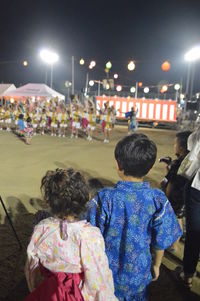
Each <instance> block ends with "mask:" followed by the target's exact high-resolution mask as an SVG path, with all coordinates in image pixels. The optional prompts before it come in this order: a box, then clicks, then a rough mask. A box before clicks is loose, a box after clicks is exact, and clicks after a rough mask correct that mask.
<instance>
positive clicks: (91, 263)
mask: <svg viewBox="0 0 200 301" xmlns="http://www.w3.org/2000/svg"><path fill="white" fill-rule="evenodd" d="M81 262H82V266H83V272H84V278H85V279H84V284H83V287H82V293H83V296H84V297H85V300H86V299H87V300H89V298H91V297H92V298H91V300H93V299H94V300H95V301H101V300H109V301H117V298H116V297H115V295H114V284H113V277H112V271H111V270H110V269H109V263H108V258H107V256H106V253H105V245H104V240H103V237H102V235H101V233H100V231H99V229H97V228H96V227H91V226H90V227H88V229H87V230H86V231H85V233H84V234H83V237H82V241H81Z"/></svg>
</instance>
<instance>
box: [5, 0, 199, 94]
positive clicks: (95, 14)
mask: <svg viewBox="0 0 200 301" xmlns="http://www.w3.org/2000/svg"><path fill="white" fill-rule="evenodd" d="M0 33H1V46H0V82H14V83H15V84H16V85H19V84H25V83H27V82H44V81H45V72H46V66H45V65H44V64H43V63H42V62H41V60H40V58H39V54H38V53H39V50H40V49H41V48H43V47H45V46H49V47H51V48H53V49H55V50H56V51H57V52H58V53H59V56H60V61H59V63H58V64H56V66H55V67H54V87H55V88H57V89H59V90H60V91H62V92H64V90H63V89H64V82H65V81H66V80H71V56H72V55H74V56H75V59H76V62H75V88H76V89H80V88H81V87H83V86H84V85H85V77H86V73H87V70H88V69H87V67H86V66H85V67H80V66H79V64H78V61H79V59H80V58H81V57H83V58H85V59H86V61H89V60H90V59H95V60H96V62H97V67H96V69H95V70H94V71H90V73H89V77H90V78H92V79H102V78H104V77H105V73H104V68H105V62H106V61H107V60H108V59H109V60H111V61H112V63H113V67H112V73H114V72H117V73H119V75H120V78H119V80H118V81H117V82H116V83H122V84H124V85H131V84H132V83H135V81H143V82H144V84H145V85H156V84H157V83H158V82H159V81H161V80H166V81H168V82H176V81H179V82H180V79H181V78H183V81H184V82H185V80H186V63H185V62H184V53H185V52H186V51H187V50H188V49H190V48H191V47H192V46H194V45H196V44H199V43H200V1H199V0H197V1H194V0H187V1H186V0H180V1H179V0H174V1H171V0H166V1H161V0H154V1H153V0H152V1H151V0H138V1H134V0H129V1H127V0H122V1H119V0H118V1H117V0H115V1H113V0H107V1H97V0H71V1H67V0H65V1H64V0H56V1H53V0H48V1H45V0H38V1H36V0H35V1H32V0H26V1H25V0H12V1H11V0H6V1H4V0H1V1H0ZM24 59H26V60H27V61H28V62H29V65H28V67H27V68H24V67H23V66H22V62H23V60H24ZM130 59H133V60H135V62H136V70H135V72H134V73H130V72H128V71H127V69H126V66H127V63H128V60H130ZM166 59H167V60H169V61H170V62H171V70H170V72H168V73H163V72H162V71H161V69H160V65H161V63H162V62H163V60H166ZM5 61H6V62H7V63H5ZM199 70H200V64H199V63H198V64H197V66H196V76H195V78H196V81H195V88H196V89H197V90H198V86H199V85H200V71H199ZM199 90H200V88H199Z"/></svg>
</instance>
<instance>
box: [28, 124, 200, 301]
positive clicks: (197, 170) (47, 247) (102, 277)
mask: <svg viewBox="0 0 200 301" xmlns="http://www.w3.org/2000/svg"><path fill="white" fill-rule="evenodd" d="M114 154H115V160H116V166H117V173H118V175H119V177H120V178H121V180H120V181H119V182H118V183H117V184H116V185H115V186H114V187H109V188H108V187H105V188H103V187H102V185H101V183H100V185H99V182H98V180H95V181H93V182H91V181H90V182H88V183H86V180H85V179H84V177H83V176H82V175H81V173H80V172H78V171H75V170H73V169H68V170H63V169H56V170H53V171H47V173H46V175H45V176H44V177H43V179H42V182H41V191H42V194H43V196H44V199H45V200H46V202H47V204H48V205H49V210H47V211H41V212H38V213H37V214H36V216H35V223H34V225H35V227H34V231H33V235H32V237H31V240H30V243H29V245H28V249H27V263H26V267H25V274H26V279H27V283H28V287H29V290H30V294H29V295H28V296H27V297H26V298H25V301H32V300H44V301H46V300H48V301H49V300H52V301H56V300H61V301H62V300H63V301H64V300H79V301H83V300H85V301H100V300H101V301H112V300H119V301H145V300H148V290H149V283H150V282H151V281H152V280H153V281H154V280H157V279H158V277H159V273H160V265H161V262H162V257H163V255H164V250H165V249H167V248H174V249H176V247H177V243H178V241H179V239H180V237H181V236H182V222H181V220H182V218H183V216H184V214H185V213H184V212H186V238H185V239H186V241H185V251H184V259H183V270H182V271H181V272H180V273H179V274H178V279H179V280H180V281H182V282H183V284H184V285H185V286H186V287H188V288H191V286H192V280H193V276H194V275H195V270H196V266H197V263H198V259H199V252H200V242H199V237H200V219H199V216H200V201H199V200H200V183H199V179H200V177H199V175H200V160H199V157H200V129H198V130H196V131H195V132H194V133H191V132H188V131H187V132H183V133H178V134H177V135H176V138H175V154H176V156H177V160H175V161H172V162H171V161H170V159H169V158H164V159H162V160H161V161H163V162H165V163H166V164H167V175H166V177H165V179H164V180H163V181H162V183H161V188H162V190H163V191H162V190H160V189H152V188H151V187H150V185H149V183H148V182H145V181H144V177H145V176H146V175H147V174H148V172H149V171H150V169H151V168H152V167H153V165H154V163H155V160H156V155H157V147H156V145H155V143H154V142H153V141H152V140H150V139H149V138H148V137H147V136H146V135H143V134H139V133H134V134H132V135H129V136H126V137H124V138H123V139H122V140H120V141H119V142H118V143H117V145H116V147H115V152H114ZM95 188H96V189H95ZM184 204H186V209H185V210H184Z"/></svg>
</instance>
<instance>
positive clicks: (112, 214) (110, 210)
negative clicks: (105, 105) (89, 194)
mask: <svg viewBox="0 0 200 301" xmlns="http://www.w3.org/2000/svg"><path fill="white" fill-rule="evenodd" d="M156 155H157V148H156V145H155V143H154V142H153V141H151V140H149V139H148V137H147V136H145V135H143V134H132V135H130V136H127V137H125V138H124V139H122V140H121V141H119V142H118V144H117V146H116V148H115V159H116V163H117V171H118V174H119V176H120V178H121V181H119V182H118V183H117V184H116V186H115V187H114V188H104V189H102V190H100V191H99V192H98V194H97V196H95V197H94V198H93V199H92V200H91V201H90V204H89V208H88V221H90V223H91V224H92V225H94V226H98V227H99V228H100V230H101V232H102V234H103V236H104V239H105V246H106V254H107V256H108V259H109V264H110V268H111V270H112V272H113V278H114V284H115V295H116V297H117V298H118V299H119V300H120V301H145V300H148V293H147V291H148V285H149V283H150V282H151V281H152V278H153V280H157V278H158V277H159V269H160V265H161V261H162V257H163V254H164V250H165V249H167V248H168V247H170V246H171V245H172V244H173V243H174V242H175V241H176V240H177V239H178V238H179V237H180V236H181V235H182V232H181V229H180V227H179V224H178V222H177V219H176V216H175V214H174V211H173V209H172V207H171V205H170V203H169V201H168V199H167V198H166V196H165V194H164V193H163V192H162V191H161V190H159V189H152V188H150V185H149V183H148V182H144V181H143V177H144V176H145V175H146V174H147V173H148V172H149V170H150V169H151V168H152V167H153V165H154V163H155V160H156ZM150 246H152V247H153V249H154V250H155V257H154V260H153V262H152V258H151V252H150ZM151 268H152V273H151Z"/></svg>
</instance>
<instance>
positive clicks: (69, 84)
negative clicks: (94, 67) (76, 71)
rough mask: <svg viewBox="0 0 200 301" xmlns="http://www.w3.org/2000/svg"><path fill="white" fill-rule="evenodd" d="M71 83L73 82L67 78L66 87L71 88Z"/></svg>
mask: <svg viewBox="0 0 200 301" xmlns="http://www.w3.org/2000/svg"><path fill="white" fill-rule="evenodd" d="M71 85H72V83H71V82H69V81H68V80H66V82H65V87H66V88H69V87H71Z"/></svg>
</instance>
